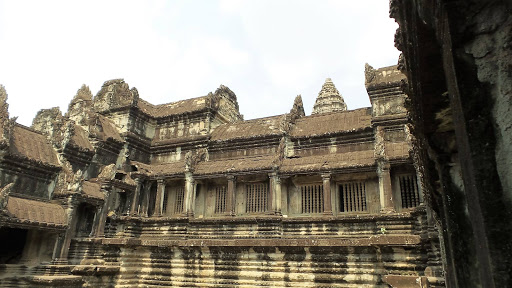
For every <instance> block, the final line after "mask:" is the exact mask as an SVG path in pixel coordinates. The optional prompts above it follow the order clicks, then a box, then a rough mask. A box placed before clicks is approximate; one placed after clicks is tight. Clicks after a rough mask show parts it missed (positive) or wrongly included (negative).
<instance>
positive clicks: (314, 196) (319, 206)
mask: <svg viewBox="0 0 512 288" xmlns="http://www.w3.org/2000/svg"><path fill="white" fill-rule="evenodd" d="M300 192H301V196H302V198H301V199H302V205H301V212H302V213H322V212H324V186H323V184H322V183H320V184H310V185H302V186H300Z"/></svg>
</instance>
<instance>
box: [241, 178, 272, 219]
mask: <svg viewBox="0 0 512 288" xmlns="http://www.w3.org/2000/svg"><path fill="white" fill-rule="evenodd" d="M245 189H246V194H245V199H246V202H245V211H246V213H262V212H266V211H268V199H269V185H268V183H251V184H247V185H245Z"/></svg>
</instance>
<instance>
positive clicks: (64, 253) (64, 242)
mask: <svg viewBox="0 0 512 288" xmlns="http://www.w3.org/2000/svg"><path fill="white" fill-rule="evenodd" d="M102 190H103V187H102ZM76 201H77V200H76V199H75V197H74V196H70V198H69V199H68V203H69V204H68V205H69V206H68V208H67V209H66V212H67V214H68V229H67V230H66V231H65V232H63V233H61V234H59V236H58V238H57V241H56V242H55V246H54V249H53V257H52V258H53V260H52V262H53V263H55V264H67V263H68V252H69V244H70V243H71V238H72V237H73V236H74V234H75V230H76V222H77V220H78V219H76V218H77V217H76V212H77V211H76V210H77V205H76V204H77V203H76Z"/></svg>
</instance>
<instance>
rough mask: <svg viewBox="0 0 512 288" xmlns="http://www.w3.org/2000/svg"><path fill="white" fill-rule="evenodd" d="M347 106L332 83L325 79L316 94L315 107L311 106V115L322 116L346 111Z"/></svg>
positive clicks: (329, 79)
mask: <svg viewBox="0 0 512 288" xmlns="http://www.w3.org/2000/svg"><path fill="white" fill-rule="evenodd" d="M346 110H347V104H345V101H344V100H343V97H341V95H340V92H339V91H338V89H336V86H334V83H332V80H331V78H327V79H325V83H324V85H322V89H321V90H320V92H319V93H318V97H317V98H316V102H315V106H313V113H311V114H313V115H314V114H322V113H330V112H339V111H346Z"/></svg>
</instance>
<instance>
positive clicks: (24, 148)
mask: <svg viewBox="0 0 512 288" xmlns="http://www.w3.org/2000/svg"><path fill="white" fill-rule="evenodd" d="M13 134H14V135H13V137H14V139H13V143H12V145H10V147H9V149H10V152H11V153H12V154H13V155H16V156H21V157H24V158H28V159H30V160H35V161H40V162H43V163H44V164H47V165H51V166H59V161H58V159H57V153H56V152H55V150H54V149H53V147H52V145H51V144H50V142H49V141H48V140H47V139H46V137H45V136H44V135H43V134H41V133H39V132H36V131H34V130H32V129H30V128H28V127H25V126H22V125H20V124H16V125H14V133H13Z"/></svg>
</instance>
